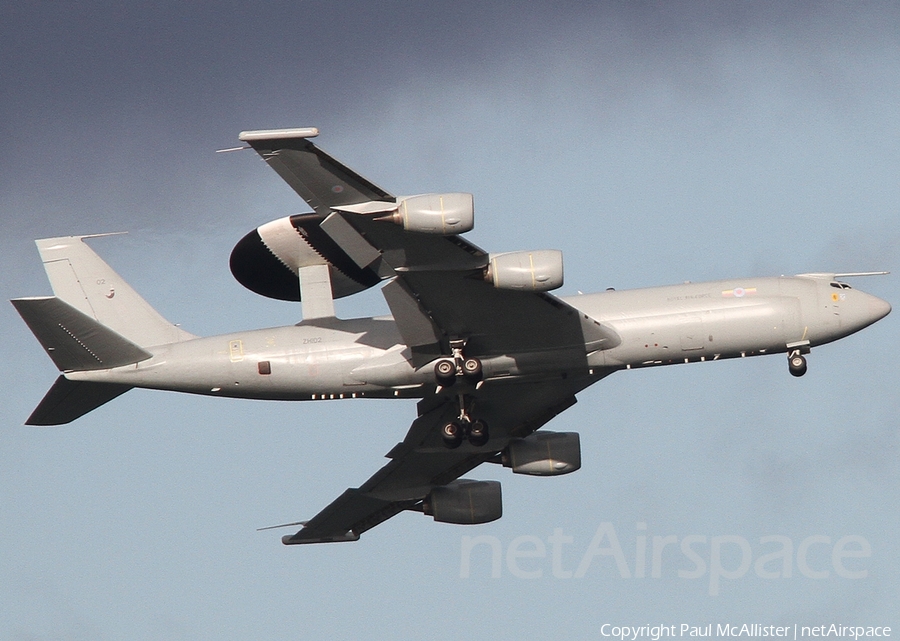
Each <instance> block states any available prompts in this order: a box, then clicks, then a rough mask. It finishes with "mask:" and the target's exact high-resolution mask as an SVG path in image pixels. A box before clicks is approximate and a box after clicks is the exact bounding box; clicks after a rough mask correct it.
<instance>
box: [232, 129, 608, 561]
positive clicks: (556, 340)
mask: <svg viewBox="0 0 900 641" xmlns="http://www.w3.org/2000/svg"><path fill="white" fill-rule="evenodd" d="M311 131H314V130H281V131H275V132H245V133H244V134H242V135H241V138H242V140H245V141H246V142H249V143H250V145H251V146H253V148H254V149H256V150H257V152H259V153H260V155H261V156H262V157H263V158H264V159H265V160H266V162H268V163H269V164H270V165H271V166H272V167H273V168H274V169H275V170H276V171H277V172H278V173H279V174H280V175H281V176H282V177H283V178H284V179H285V180H286V181H287V183H288V184H289V185H290V186H291V187H293V188H294V190H295V191H296V192H297V193H298V194H299V195H300V196H301V197H302V198H303V199H304V200H306V202H307V203H309V205H310V206H311V207H312V208H313V209H314V210H315V211H316V213H315V214H308V215H306V216H307V218H304V219H303V224H304V225H306V226H307V227H306V228H305V232H306V233H303V234H302V235H303V237H304V240H305V241H306V242H307V243H309V244H310V245H311V246H312V247H313V249H315V251H316V252H317V253H318V254H319V255H320V256H322V257H324V258H325V259H326V260H328V262H329V263H330V264H331V265H332V267H334V266H335V265H342V267H341V271H342V272H344V273H350V272H351V271H353V269H357V270H362V271H364V272H366V273H370V274H377V275H378V278H379V279H383V278H393V282H391V283H390V284H388V285H387V286H386V287H385V288H384V289H383V291H384V295H385V298H386V299H387V301H388V304H389V306H390V308H391V312H392V314H393V316H394V320H395V322H396V323H397V327H398V329H399V331H400V333H401V334H402V336H403V338H404V341H405V342H406V343H407V345H409V347H411V348H412V349H411V353H412V356H411V358H412V360H413V361H414V364H415V365H416V366H419V365H423V364H425V363H427V362H428V361H429V360H431V359H433V358H435V356H436V355H437V354H450V353H452V352H453V349H454V348H456V349H459V345H460V344H463V345H464V348H463V349H464V353H465V356H466V357H475V358H489V357H500V358H501V359H502V358H503V357H509V360H511V361H514V362H515V364H516V368H517V369H516V372H517V373H516V372H513V370H510V374H509V375H504V373H503V372H502V371H501V372H499V373H498V372H494V373H492V375H491V376H489V377H488V378H486V379H485V380H483V381H482V382H481V383H480V384H478V385H477V386H475V385H469V386H468V387H466V388H465V390H461V389H458V388H459V385H457V386H454V387H453V388H452V389H451V390H447V389H442V388H437V390H436V391H435V392H434V393H432V394H431V395H429V396H428V397H426V398H425V399H424V400H422V401H421V402H420V403H419V407H418V413H419V416H418V418H417V419H416V420H415V421H414V422H413V424H412V427H411V428H410V430H409V432H408V434H407V436H406V438H405V439H404V441H403V442H402V443H400V444H398V445H397V446H396V447H395V448H394V449H393V450H391V452H390V453H389V454H388V458H390V459H391V461H390V462H389V463H388V464H387V465H385V466H384V467H383V468H382V469H381V470H379V471H378V472H377V473H376V474H375V475H374V476H373V477H372V478H370V479H369V480H368V481H366V482H365V483H364V484H363V485H362V486H360V487H358V488H352V489H348V490H347V491H346V492H344V493H343V494H342V495H341V496H340V497H338V498H337V499H336V500H335V501H334V502H333V503H331V504H330V505H329V506H328V507H326V508H325V509H324V510H322V512H320V513H319V514H317V515H316V516H315V517H313V519H311V520H310V521H308V522H306V523H305V525H304V527H303V529H302V530H300V531H299V532H297V533H296V534H294V535H293V536H287V537H284V539H283V541H284V542H285V543H286V544H295V543H314V542H327V541H350V540H356V539H358V538H359V535H360V534H361V533H362V532H364V531H366V530H368V529H369V528H371V527H374V526H375V525H377V524H379V523H381V522H382V521H384V520H386V519H389V518H390V517H392V516H394V515H395V514H398V513H399V512H401V511H403V510H422V509H423V502H424V501H425V500H426V498H427V497H428V496H429V494H431V493H432V491H433V490H434V489H435V488H437V487H441V486H444V485H446V484H448V483H450V482H452V481H454V480H455V479H457V478H459V477H460V476H461V475H463V474H465V473H466V472H468V471H470V470H471V469H473V468H475V467H476V466H478V465H480V464H481V463H484V462H486V461H498V460H499V458H500V457H499V456H498V455H499V454H500V453H501V452H502V451H503V450H504V449H505V448H506V447H507V446H508V445H509V442H510V440H511V439H514V438H521V437H525V436H527V435H528V434H530V433H532V432H533V431H534V430H536V429H538V428H539V427H541V426H542V425H543V424H545V423H546V422H547V421H549V420H550V419H551V418H553V417H554V416H555V415H556V414H558V413H560V412H561V411H563V410H565V409H566V408H568V407H570V406H571V405H572V404H573V403H574V402H575V394H576V393H577V392H578V391H580V390H581V389H583V388H584V387H586V386H588V385H590V384H591V383H593V382H595V381H596V380H598V379H600V378H602V377H603V376H605V375H606V374H608V373H609V372H608V371H604V370H599V369H592V368H590V367H588V361H587V354H588V353H589V352H590V351H593V350H595V349H600V348H603V347H606V346H610V347H611V346H614V345H615V344H616V343H617V342H618V337H617V336H616V335H615V333H614V332H611V331H610V330H609V329H607V328H605V327H603V326H601V325H600V324H598V323H596V322H594V321H593V320H592V319H589V318H588V317H587V316H584V315H583V314H581V313H580V312H578V310H576V309H575V308H573V307H571V306H570V305H568V304H566V303H565V302H563V301H561V300H559V299H558V298H556V297H554V296H552V295H550V294H547V293H542V292H536V291H530V292H529V291H520V290H507V289H498V288H497V287H495V286H494V285H493V284H491V282H488V280H486V278H485V276H486V273H487V269H488V266H489V264H490V263H491V256H489V255H488V254H487V252H485V251H483V250H482V249H480V248H479V247H476V246H475V245H473V244H471V243H469V242H468V241H466V240H465V239H463V238H461V237H460V236H458V235H441V234H435V233H423V232H415V231H409V230H408V229H406V228H405V227H404V226H402V225H397V224H394V222H395V221H396V218H393V217H391V216H385V215H384V212H386V211H390V204H391V203H395V202H396V199H394V198H393V197H392V196H390V195H389V194H388V193H387V192H385V191H384V190H383V189H381V188H379V187H376V186H375V185H374V184H372V183H371V182H369V181H367V180H365V179H364V178H362V177H360V176H359V175H358V174H356V173H355V172H353V171H352V170H350V169H348V168H347V167H345V166H343V165H341V164H340V163H338V162H337V161H336V160H334V159H333V158H331V157H330V156H328V155H326V154H325V153H324V152H322V151H321V150H319V149H317V148H316V147H315V146H314V145H313V144H312V143H311V142H309V140H307V138H308V137H309V136H310V135H311V134H310V133H309V132H311ZM315 133H317V132H315ZM394 208H395V209H396V208H397V205H396V204H395V205H394ZM313 216H314V217H315V218H310V217H313ZM294 219H297V220H296V221H295V220H294ZM299 223H300V219H299V217H296V216H295V217H292V218H291V224H293V225H294V226H295V227H296V226H297V225H298V224H299ZM311 225H315V226H316V230H315V232H313V231H312V229H311V228H310V226H311ZM326 239H327V240H326ZM273 244H274V243H273ZM285 262H288V261H285ZM548 355H549V356H548ZM548 358H549V360H548ZM529 362H538V363H540V364H541V365H542V366H541V367H537V368H536V369H535V370H534V372H533V373H530V374H522V370H523V369H527V363H529ZM548 362H549V363H550V366H549V367H547V364H548ZM459 397H462V400H460V398H459ZM461 402H462V403H465V404H467V413H471V414H472V415H473V416H477V419H478V420H482V421H484V422H485V423H487V424H488V425H489V426H490V439H489V441H488V442H487V443H486V444H485V445H482V446H475V445H472V444H471V443H469V442H465V443H463V444H462V445H461V446H460V447H458V448H456V449H448V448H447V447H446V446H445V445H444V443H443V439H442V438H441V435H440V429H441V427H442V426H443V425H444V424H446V423H448V422H450V421H453V420H454V419H457V418H458V417H459V416H460V403H461Z"/></svg>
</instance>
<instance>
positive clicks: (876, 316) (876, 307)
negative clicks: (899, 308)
mask: <svg viewBox="0 0 900 641" xmlns="http://www.w3.org/2000/svg"><path fill="white" fill-rule="evenodd" d="M866 297H867V298H868V299H869V300H868V303H869V305H868V307H869V310H868V311H869V318H870V319H871V320H870V321H869V323H874V322H875V321H879V320H881V319H882V318H884V317H885V316H887V315H888V314H890V313H891V304H890V303H889V302H887V301H886V300H882V299H880V298H878V297H877V296H872V295H871V294H866Z"/></svg>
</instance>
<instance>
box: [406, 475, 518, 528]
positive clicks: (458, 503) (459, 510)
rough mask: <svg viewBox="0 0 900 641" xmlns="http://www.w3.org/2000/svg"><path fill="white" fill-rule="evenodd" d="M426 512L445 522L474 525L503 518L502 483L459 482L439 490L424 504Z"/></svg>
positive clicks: (423, 509)
mask: <svg viewBox="0 0 900 641" xmlns="http://www.w3.org/2000/svg"><path fill="white" fill-rule="evenodd" d="M422 511H423V512H424V513H425V514H427V515H428V516H433V517H434V520H435V521H439V522H441V523H456V524H459V525H474V524H476V523H488V522H490V521H496V520H497V519H499V518H500V517H501V516H503V500H502V497H501V495H500V482H499V481H473V480H472V479H457V480H456V481H453V482H452V483H448V484H447V485H442V486H440V487H436V488H434V489H433V490H432V491H431V494H429V495H428V496H427V497H425V501H424V502H423V503H422Z"/></svg>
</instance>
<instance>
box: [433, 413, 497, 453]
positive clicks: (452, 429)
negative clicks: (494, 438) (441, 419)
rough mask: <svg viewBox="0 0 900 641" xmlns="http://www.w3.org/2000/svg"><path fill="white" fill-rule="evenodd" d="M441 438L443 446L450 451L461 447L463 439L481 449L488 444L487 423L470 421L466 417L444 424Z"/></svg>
mask: <svg viewBox="0 0 900 641" xmlns="http://www.w3.org/2000/svg"><path fill="white" fill-rule="evenodd" d="M441 438H442V439H443V441H444V446H445V447H447V448H448V449H451V450H452V449H454V448H457V447H459V446H460V445H462V442H463V439H465V438H468V439H469V443H471V444H472V445H474V446H475V447H481V446H482V445H484V444H485V443H487V442H488V438H490V436H489V434H488V426H487V423H485V422H484V421H482V420H475V421H471V420H469V419H468V417H466V418H465V419H458V420H455V421H450V422H449V423H447V424H445V425H444V426H443V427H442V428H441Z"/></svg>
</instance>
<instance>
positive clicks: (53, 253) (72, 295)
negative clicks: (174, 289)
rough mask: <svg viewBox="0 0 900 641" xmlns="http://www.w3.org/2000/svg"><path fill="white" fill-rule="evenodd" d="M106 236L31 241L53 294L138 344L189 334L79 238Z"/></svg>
mask: <svg viewBox="0 0 900 641" xmlns="http://www.w3.org/2000/svg"><path fill="white" fill-rule="evenodd" d="M106 235H108V234H95V235H90V236H62V237H59V238H44V239H42V240H37V241H35V244H36V245H37V248H38V251H39V252H40V254H41V259H42V260H43V261H44V269H45V270H46V271H47V277H48V278H49V279H50V284H51V285H52V286H53V293H54V294H55V295H56V297H57V298H59V299H61V300H63V301H65V302H66V303H68V304H69V305H71V306H72V307H74V308H75V309H77V310H79V311H80V312H82V313H84V314H86V315H87V316H90V317H91V318H94V319H96V320H97V321H99V322H100V323H101V324H103V325H105V326H107V327H109V328H110V329H112V330H113V331H115V332H118V333H119V334H121V335H122V336H124V337H125V338H127V339H128V340H129V341H131V342H133V343H135V344H137V345H139V346H141V347H149V346H152V345H164V344H166V343H176V342H179V341H183V340H188V339H190V338H194V337H193V336H192V335H191V334H189V333H187V332H185V331H184V330H182V329H180V328H178V327H176V326H175V325H173V324H172V323H170V322H169V321H167V320H166V319H165V318H163V317H162V316H160V314H159V312H157V311H156V310H155V309H153V308H152V307H151V306H150V305H149V304H148V303H147V301H145V300H144V299H143V298H141V296H140V295H139V294H138V293H137V292H136V291H134V290H133V289H132V288H131V286H130V285H129V284H128V283H126V282H125V281H124V280H123V279H122V277H121V276H119V275H118V274H117V273H116V272H115V271H114V270H113V269H112V268H111V267H110V266H109V265H107V264H106V263H105V262H104V261H103V260H102V259H101V258H100V257H99V256H98V255H97V254H96V253H94V251H93V250H92V249H91V248H90V247H88V246H87V244H86V243H85V242H84V240H85V239H86V238H95V237H97V236H106Z"/></svg>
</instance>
